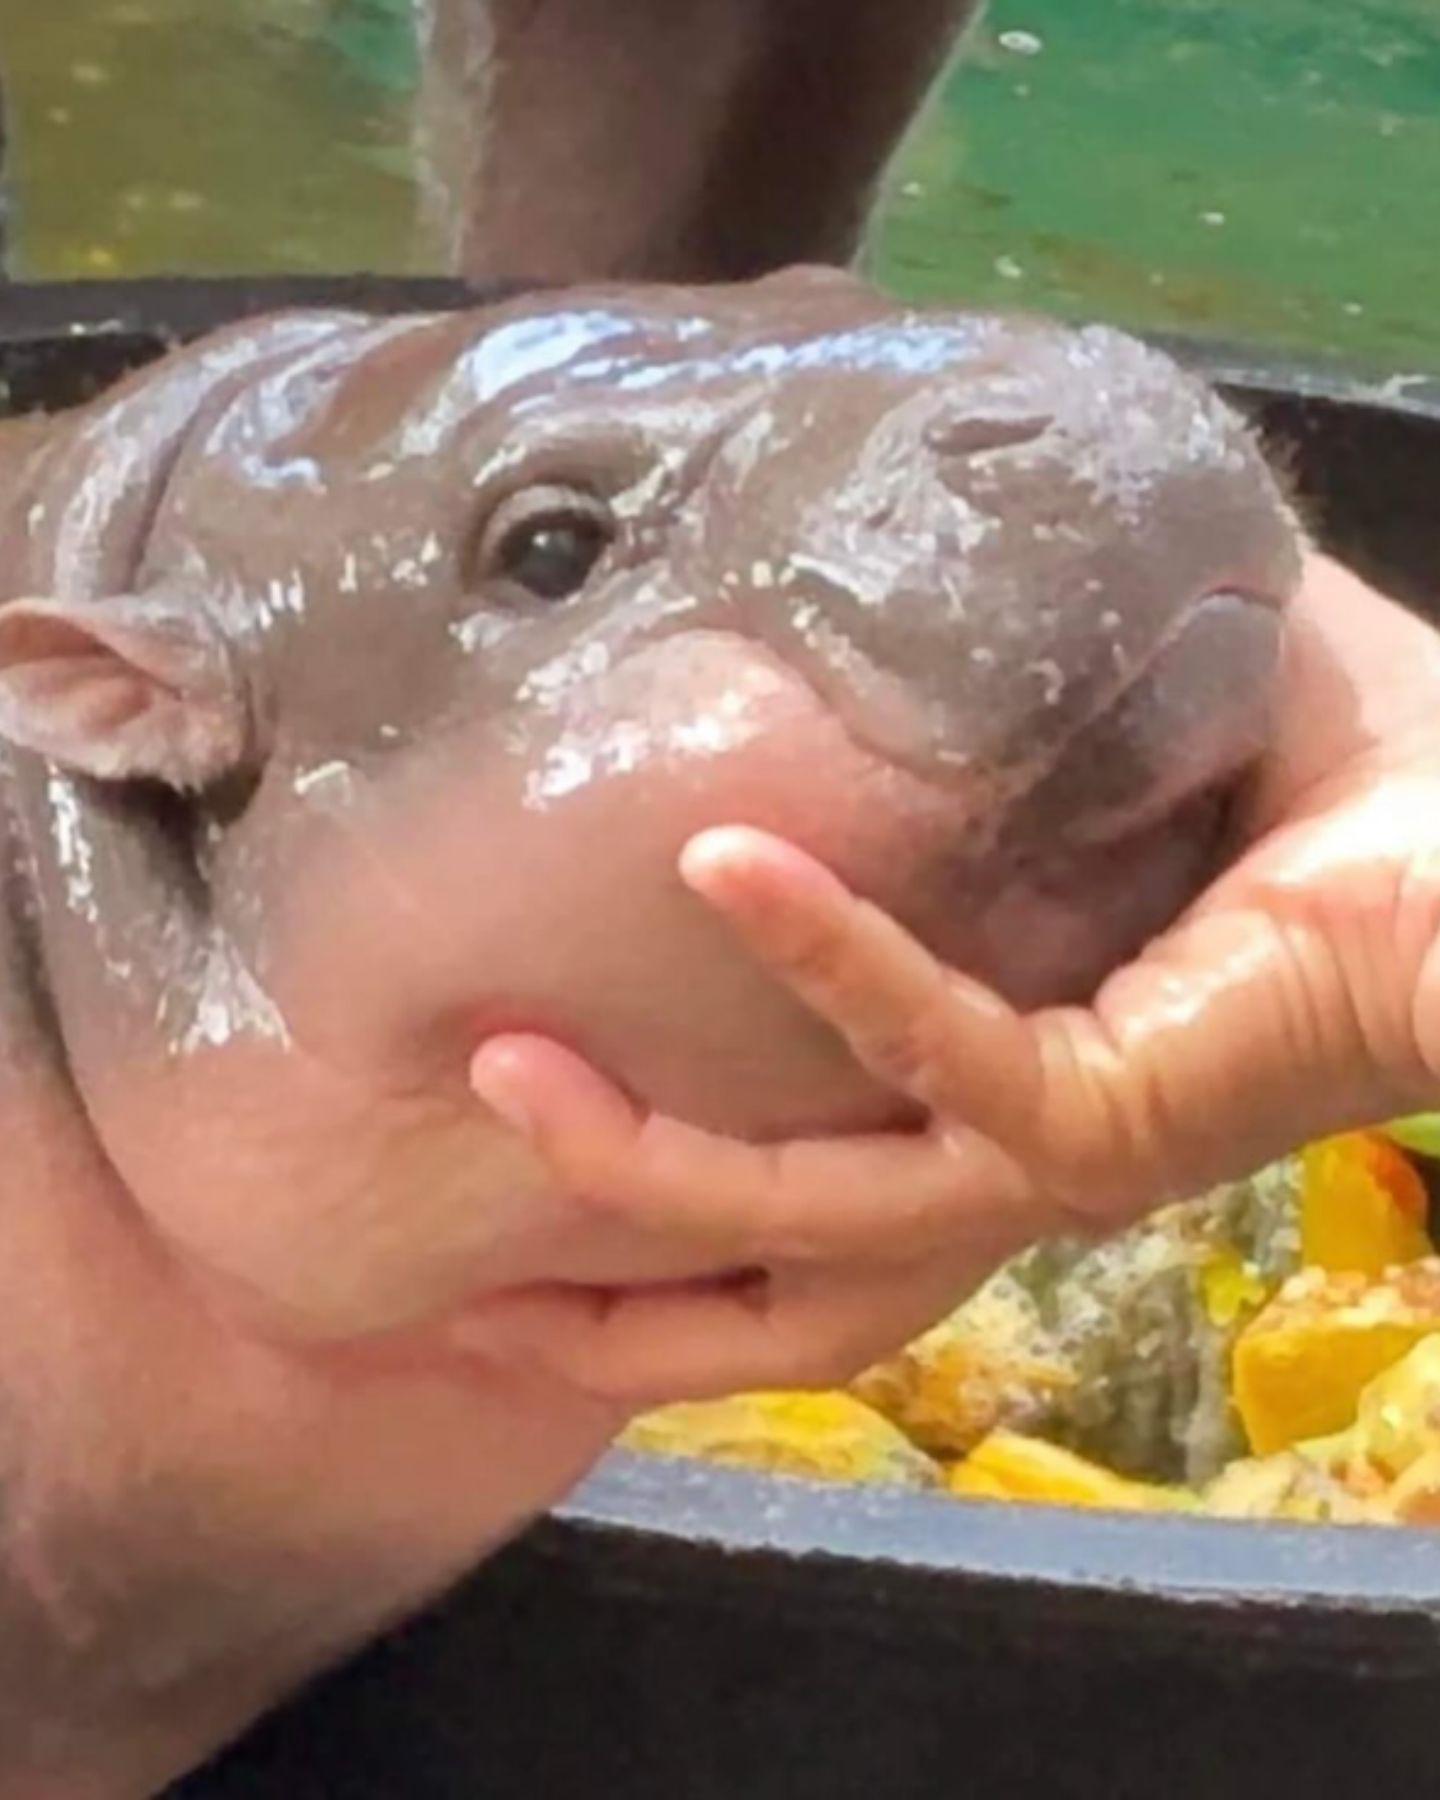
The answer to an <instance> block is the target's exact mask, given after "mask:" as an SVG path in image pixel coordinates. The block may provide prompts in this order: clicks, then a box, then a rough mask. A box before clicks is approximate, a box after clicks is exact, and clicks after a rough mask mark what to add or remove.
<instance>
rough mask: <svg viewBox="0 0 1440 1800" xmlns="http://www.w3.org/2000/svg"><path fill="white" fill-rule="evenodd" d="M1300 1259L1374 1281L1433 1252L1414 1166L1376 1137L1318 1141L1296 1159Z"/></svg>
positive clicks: (1364, 1135)
mask: <svg viewBox="0 0 1440 1800" xmlns="http://www.w3.org/2000/svg"><path fill="white" fill-rule="evenodd" d="M1300 1170H1301V1186H1300V1260H1301V1262H1302V1263H1304V1264H1305V1265H1306V1266H1307V1267H1310V1268H1317V1269H1328V1270H1330V1271H1332V1272H1335V1273H1340V1272H1343V1271H1346V1270H1355V1271H1357V1272H1358V1273H1360V1274H1362V1275H1380V1274H1383V1273H1384V1271H1385V1270H1386V1269H1389V1268H1393V1267H1395V1265H1396V1264H1397V1263H1408V1262H1416V1261H1418V1260H1419V1259H1420V1258H1422V1257H1426V1256H1430V1255H1432V1254H1433V1253H1434V1245H1433V1244H1432V1243H1431V1241H1430V1236H1429V1232H1428V1231H1427V1229H1426V1217H1427V1214H1428V1211H1429V1201H1428V1197H1427V1195H1426V1192H1425V1184H1424V1182H1422V1181H1421V1179H1420V1177H1419V1175H1418V1174H1417V1173H1416V1171H1415V1167H1414V1165H1413V1164H1412V1163H1411V1162H1410V1160H1409V1158H1408V1157H1407V1156H1405V1154H1404V1153H1403V1152H1402V1151H1400V1150H1398V1149H1397V1148H1396V1147H1395V1145H1394V1144H1392V1143H1390V1142H1389V1141H1388V1140H1387V1139H1386V1138H1385V1137H1383V1136H1381V1135H1380V1133H1379V1132H1373V1131H1351V1132H1346V1133H1344V1134H1343V1135H1342V1136H1339V1137H1330V1138H1322V1139H1321V1140H1320V1141H1319V1142H1318V1143H1314V1144H1311V1145H1309V1146H1308V1147H1307V1148H1306V1149H1305V1150H1303V1151H1302V1152H1301V1154H1300Z"/></svg>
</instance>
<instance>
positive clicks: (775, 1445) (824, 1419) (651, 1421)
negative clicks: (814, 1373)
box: [620, 1392, 941, 1487]
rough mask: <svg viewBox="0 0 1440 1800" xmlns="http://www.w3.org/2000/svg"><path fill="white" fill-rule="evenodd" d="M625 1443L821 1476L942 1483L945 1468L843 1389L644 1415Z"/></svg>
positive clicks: (689, 1405) (703, 1403) (695, 1404)
mask: <svg viewBox="0 0 1440 1800" xmlns="http://www.w3.org/2000/svg"><path fill="white" fill-rule="evenodd" d="M620 1442H621V1443H622V1444H623V1445H625V1447H626V1448H628V1449H632V1450H645V1451H649V1452H651V1453H652V1454H655V1455H661V1456H689V1457H698V1458H701V1459H702V1460H704V1461H707V1462H718V1463H729V1464H731V1465H732V1466H734V1467H738V1468H747V1469H761V1470H764V1471H766V1472H767V1473H769V1474H772V1475H796V1476H802V1477H809V1478H810V1479H811V1480H817V1481H845V1482H863V1483H874V1484H876V1485H880V1486H889V1487H938V1486H939V1485H940V1482H941V1471H940V1468H939V1466H938V1464H936V1463H934V1462H932V1461H931V1460H930V1458H929V1457H928V1456H926V1455H925V1454H924V1452H923V1451H921V1450H919V1449H917V1448H916V1446H915V1445H914V1444H912V1443H911V1442H910V1440H909V1439H908V1438H907V1437H906V1436H905V1434H904V1433H903V1432H902V1431H899V1430H898V1429H897V1428H896V1427H895V1426H894V1425H892V1424H891V1423H890V1421H889V1420H888V1419H884V1418H881V1416H880V1414H879V1413H877V1412H875V1411H873V1410H872V1409H871V1408H870V1407H868V1406H866V1405H864V1404H863V1403H862V1402H861V1401H859V1400H857V1399H855V1398H854V1397H853V1396H852V1395H850V1394H845V1393H831V1392H820V1393H803V1392H797V1393H752V1394H735V1395H732V1396H731V1397H730V1398H729V1399H724V1400H699V1401H689V1402H684V1403H681V1404H678V1405H675V1406H664V1407H660V1408H659V1409H658V1410H656V1411H654V1412H649V1413H644V1414H642V1415H641V1416H640V1417H639V1418H638V1419H636V1420H635V1421H634V1422H633V1423H632V1424H631V1425H630V1426H629V1427H628V1429H627V1430H626V1431H625V1432H624V1434H623V1435H622V1437H621V1439H620Z"/></svg>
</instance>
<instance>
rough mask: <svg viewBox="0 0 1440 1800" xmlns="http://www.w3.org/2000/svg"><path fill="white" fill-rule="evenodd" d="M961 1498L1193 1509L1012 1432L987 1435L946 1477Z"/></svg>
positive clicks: (1173, 1492) (1184, 1499)
mask: <svg viewBox="0 0 1440 1800" xmlns="http://www.w3.org/2000/svg"><path fill="white" fill-rule="evenodd" d="M946 1485H947V1486H948V1488H949V1489H950V1492H951V1493H952V1494H957V1495H959V1496H960V1497H962V1498H964V1499H975V1500H980V1499H983V1500H1011V1501H1029V1502H1031V1503H1032V1504H1034V1503H1038V1504H1049V1505H1053V1506H1084V1507H1100V1508H1106V1509H1109V1510H1112V1511H1119V1512H1175V1511H1178V1510H1182V1509H1185V1508H1188V1507H1190V1506H1192V1505H1193V1504H1194V1502H1193V1499H1192V1498H1191V1496H1189V1495H1188V1494H1186V1493H1185V1492H1184V1490H1183V1489H1179V1488H1166V1487H1159V1486H1155V1485H1152V1484H1151V1483H1148V1482H1143V1481H1129V1480H1127V1479H1126V1478H1125V1477H1124V1476H1123V1475H1116V1474H1114V1473H1113V1472H1112V1471H1111V1470H1109V1469H1104V1468H1102V1467H1101V1466H1100V1464H1099V1463H1093V1462H1091V1461H1090V1460H1089V1459H1088V1458H1087V1457H1084V1456H1077V1455H1076V1454H1075V1452H1074V1451H1073V1450H1062V1449H1061V1448H1060V1447H1059V1446H1058V1445H1056V1444H1047V1443H1044V1442H1042V1441H1041V1439H1039V1438H1029V1437H1023V1436H1021V1435H1020V1433H1018V1432H1014V1431H993V1432H991V1434H990V1435H989V1437H987V1438H984V1439H983V1440H982V1441H981V1442H980V1443H978V1444H977V1445H976V1446H975V1448H974V1449H973V1450H972V1451H971V1452H970V1454H969V1456H967V1457H966V1458H965V1460H964V1462H961V1463H956V1464H955V1465H954V1466H953V1467H952V1468H951V1469H950V1470H949V1472H948V1474H947V1477H946Z"/></svg>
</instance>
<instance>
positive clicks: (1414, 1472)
mask: <svg viewBox="0 0 1440 1800" xmlns="http://www.w3.org/2000/svg"><path fill="white" fill-rule="evenodd" d="M1384 1510H1385V1517H1386V1518H1387V1519H1389V1520H1391V1521H1392V1522H1393V1523H1394V1524H1396V1525H1440V1449H1435V1450H1428V1451H1426V1453H1425V1455H1424V1456H1421V1457H1418V1458H1417V1459H1416V1460H1415V1461H1414V1462H1413V1463H1411V1465H1410V1467H1409V1468H1408V1469H1406V1471H1405V1473H1404V1474H1403V1475H1401V1476H1400V1477H1399V1479H1398V1480H1397V1481H1395V1482H1394V1483H1393V1485H1392V1486H1391V1488H1390V1492H1389V1493H1388V1494H1387V1495H1386V1497H1385V1509H1384Z"/></svg>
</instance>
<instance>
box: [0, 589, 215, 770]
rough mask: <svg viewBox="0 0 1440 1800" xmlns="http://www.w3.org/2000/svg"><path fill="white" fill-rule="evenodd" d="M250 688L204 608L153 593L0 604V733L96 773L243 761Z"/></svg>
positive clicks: (206, 766) (24, 746) (53, 758)
mask: <svg viewBox="0 0 1440 1800" xmlns="http://www.w3.org/2000/svg"><path fill="white" fill-rule="evenodd" d="M248 737H249V731H248V718H247V711H246V706H245V701H244V696H243V695H242V693H241V692H240V690H239V685H238V683H237V682H236V680H235V678H234V676H233V674H232V671H231V667H230V662H229V658H228V657H227V656H226V655H225V652H224V649H223V647H222V646H221V645H220V644H219V642H218V641H217V640H216V639H215V638H214V637H213V636H212V634H211V633H210V631H209V630H208V629H207V627H206V623H205V620H204V616H203V614H202V612H201V610H200V609H199V608H198V607H196V606H194V605H184V604H181V603H179V602H176V601H173V600H170V599H169V598H167V597H166V596H163V595H156V594H144V595H138V594H121V595H115V596H111V597H107V598H105V599H101V600H85V601H81V602H79V603H76V604H71V603H68V602H65V601H61V600H11V601H8V602H6V603H4V604H3V605H0V738H6V739H8V740H9V742H10V743H12V744H15V745H17V746H18V747H19V748H20V749H22V750H31V751H34V752H35V753H36V754H37V755H39V756H44V757H48V758H49V759H50V760H51V761H52V762H56V763H59V764H60V765H61V766H62V767H63V768H67V769H70V770H71V771H73V772H74V773H76V774H80V775H89V776H92V777H94V778H95V779H96V780H99V781H125V780H137V779H145V780H151V781H161V782H164V783H165V785H166V786H167V787H172V788H177V789H198V788H202V787H205V786H207V785H208V784H209V783H210V782H212V781H214V780H216V779H217V778H218V777H220V776H222V775H225V774H227V773H229V772H230V771H231V770H233V769H234V768H236V767H237V766H238V764H239V763H240V762H241V760H242V759H243V757H244V755H245V751H246V748H247V743H248Z"/></svg>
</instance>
